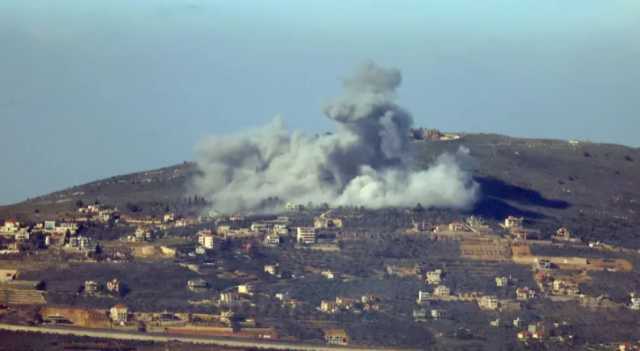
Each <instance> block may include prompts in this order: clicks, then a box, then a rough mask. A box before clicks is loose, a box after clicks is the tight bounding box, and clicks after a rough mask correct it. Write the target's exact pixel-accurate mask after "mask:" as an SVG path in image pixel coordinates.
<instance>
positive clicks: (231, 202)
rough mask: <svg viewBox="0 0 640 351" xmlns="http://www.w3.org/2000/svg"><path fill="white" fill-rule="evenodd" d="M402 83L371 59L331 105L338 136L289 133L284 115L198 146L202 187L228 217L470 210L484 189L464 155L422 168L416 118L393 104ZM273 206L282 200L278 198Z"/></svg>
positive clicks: (327, 109)
mask: <svg viewBox="0 0 640 351" xmlns="http://www.w3.org/2000/svg"><path fill="white" fill-rule="evenodd" d="M401 81H402V77H401V75H400V72H399V71H398V70H396V69H385V68H381V67H379V66H377V65H375V64H373V63H368V64H365V65H363V66H362V67H360V68H359V69H358V70H357V71H356V72H355V74H354V75H353V76H352V77H351V78H348V79H346V80H345V81H344V89H345V92H344V95H343V96H341V97H339V98H337V99H335V100H333V101H332V102H331V103H329V104H328V105H327V106H325V107H324V113H325V115H326V116H327V117H328V118H330V119H331V120H333V121H334V122H335V125H336V130H335V132H334V133H331V134H323V135H318V136H308V135H305V134H303V133H300V132H296V131H294V132H289V131H288V129H287V128H286V126H285V124H284V122H283V121H282V119H280V118H275V119H274V120H273V121H272V122H271V123H270V124H268V125H266V126H264V127H263V128H260V129H257V130H254V131H250V132H245V133H242V134H237V135H232V136H211V137H208V138H207V139H205V140H204V141H203V142H201V143H200V144H199V146H198V148H197V152H198V157H197V163H198V167H199V170H200V174H199V175H198V176H197V177H196V178H195V179H194V186H195V191H196V192H197V193H198V194H200V195H204V196H205V197H206V198H207V199H208V200H209V201H210V202H211V204H212V209H214V210H217V211H221V212H227V213H228V212H234V211H242V210H260V209H264V207H265V206H268V204H270V203H274V202H278V201H280V202H292V203H298V204H306V203H308V202H313V203H315V204H320V203H328V204H330V205H333V206H341V205H345V206H346V205H357V206H365V207H369V208H380V207H386V206H415V205H416V204H417V203H421V204H422V205H423V206H437V207H448V208H465V207H468V206H469V205H471V204H472V203H473V202H474V200H475V198H476V194H477V188H478V186H477V184H475V183H474V182H473V180H472V179H471V176H470V174H469V173H468V172H466V171H464V170H463V169H462V168H461V166H460V161H459V159H460V158H461V157H464V154H465V153H468V150H466V152H465V150H463V149H461V150H460V151H459V152H458V154H457V155H451V154H443V155H441V156H440V157H439V158H438V159H437V160H436V162H435V163H434V164H432V165H431V166H430V167H429V168H427V169H415V168H414V164H413V158H412V152H411V145H410V140H409V132H410V128H411V125H412V118H411V115H410V114H409V113H408V112H407V111H406V110H404V109H403V108H401V107H400V106H398V105H397V104H396V103H395V90H396V88H397V87H398V86H399V85H400V83H401ZM274 200H275V201H274Z"/></svg>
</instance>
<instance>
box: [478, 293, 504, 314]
mask: <svg viewBox="0 0 640 351" xmlns="http://www.w3.org/2000/svg"><path fill="white" fill-rule="evenodd" d="M478 307H480V309H483V310H491V311H493V310H497V309H498V307H499V302H498V298H497V297H496V296H493V295H487V296H483V297H481V298H480V300H478Z"/></svg>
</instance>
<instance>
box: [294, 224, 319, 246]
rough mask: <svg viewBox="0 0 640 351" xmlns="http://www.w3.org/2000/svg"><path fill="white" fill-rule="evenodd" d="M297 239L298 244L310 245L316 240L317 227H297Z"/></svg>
mask: <svg viewBox="0 0 640 351" xmlns="http://www.w3.org/2000/svg"><path fill="white" fill-rule="evenodd" d="M296 240H297V241H298V244H303V245H309V244H314V243H315V242H316V228H314V227H298V228H296Z"/></svg>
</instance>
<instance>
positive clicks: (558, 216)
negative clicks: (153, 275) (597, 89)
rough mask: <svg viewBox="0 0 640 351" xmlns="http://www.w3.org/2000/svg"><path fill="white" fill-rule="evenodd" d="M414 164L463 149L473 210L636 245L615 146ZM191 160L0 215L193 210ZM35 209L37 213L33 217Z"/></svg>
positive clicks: (522, 149)
mask: <svg viewBox="0 0 640 351" xmlns="http://www.w3.org/2000/svg"><path fill="white" fill-rule="evenodd" d="M414 145H415V147H416V148H417V149H418V155H419V163H420V165H421V166H424V165H427V164H428V163H429V162H430V161H432V160H433V159H434V158H435V157H437V156H438V155H439V154H441V153H442V152H455V151H456V150H457V149H458V147H459V146H461V145H464V146H465V147H468V148H469V149H470V150H471V156H472V157H473V160H474V164H473V165H472V168H473V173H474V177H475V179H476V180H477V181H478V182H479V183H480V184H481V186H482V194H483V195H482V198H481V200H480V201H479V203H478V204H477V206H476V208H475V209H474V212H475V213H477V214H480V215H483V216H487V217H491V218H496V219H501V218H503V217H505V216H507V215H510V214H511V215H522V216H525V217H527V218H529V219H531V220H535V221H537V222H539V223H541V224H546V225H548V226H550V227H551V226H555V225H560V224H563V225H566V226H568V227H570V228H572V229H573V230H574V231H576V232H578V234H579V235H581V236H583V237H587V238H598V239H606V240H609V241H616V242H620V241H624V242H625V243H626V244H627V245H633V246H639V247H640V235H639V233H638V232H637V230H636V229H637V228H640V218H639V214H640V184H639V180H640V150H639V149H634V148H629V147H625V146H621V145H612V144H595V143H589V142H567V141H560V140H541V139H521V138H511V137H506V136H501V135H493V134H467V135H464V136H463V137H462V138H461V139H459V140H454V141H446V142H444V141H416V142H415V143H414ZM196 171H197V170H196V167H195V164H194V163H184V164H180V165H176V166H172V167H166V168H162V169H158V170H153V171H147V172H140V173H134V174H129V175H122V176H116V177H112V178H108V179H104V180H99V181H96V182H92V183H88V184H84V185H80V186H75V187H72V188H69V189H65V190H63V191H59V192H55V193H52V194H49V195H45V196H41V197H38V198H34V199H30V200H28V201H25V202H21V203H18V204H15V205H10V206H3V207H0V218H7V217H18V218H23V219H32V220H39V219H42V218H46V217H47V216H51V215H53V214H54V213H61V212H65V211H74V209H75V206H76V205H75V204H76V202H77V201H78V200H82V201H83V202H85V203H89V202H93V201H96V200H97V201H100V202H101V203H105V204H110V205H115V206H118V207H119V208H121V209H126V207H127V204H129V203H135V204H138V205H140V207H141V208H143V209H144V211H145V212H147V213H159V212H162V211H163V210H164V209H165V208H166V207H167V206H168V207H170V208H172V209H183V210H185V209H193V206H192V205H193V203H192V199H191V198H188V197H187V196H186V194H187V186H188V183H189V179H190V177H191V176H192V175H193V174H194V172H196ZM36 212H37V213H36Z"/></svg>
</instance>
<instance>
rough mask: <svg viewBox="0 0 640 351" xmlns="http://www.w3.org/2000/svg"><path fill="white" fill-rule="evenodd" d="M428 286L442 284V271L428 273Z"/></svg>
mask: <svg viewBox="0 0 640 351" xmlns="http://www.w3.org/2000/svg"><path fill="white" fill-rule="evenodd" d="M426 281H427V284H430V285H439V284H440V283H441V282H442V269H436V270H433V271H429V272H427V279H426Z"/></svg>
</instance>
